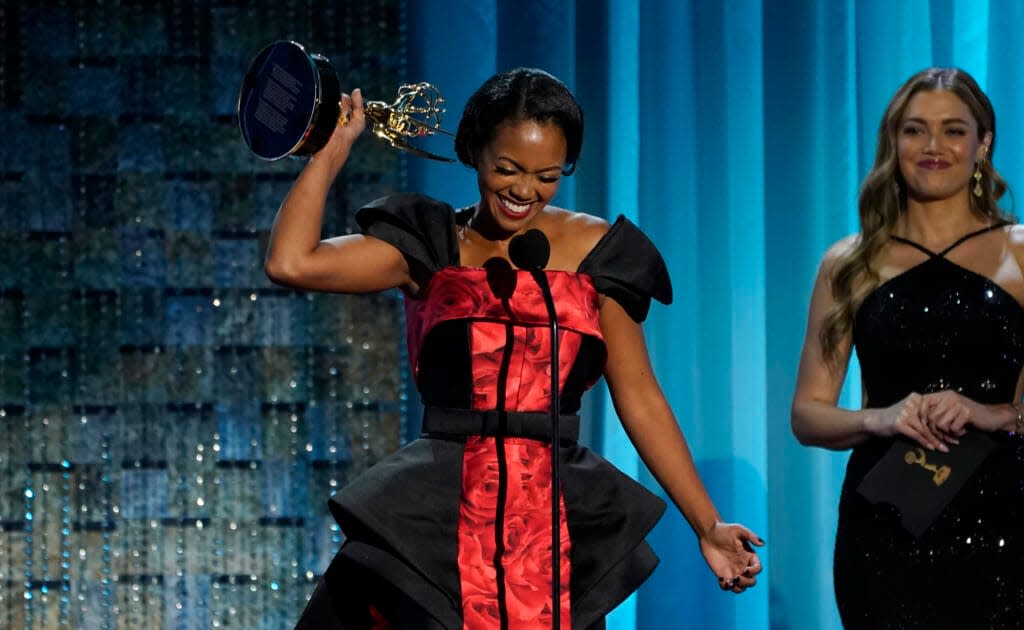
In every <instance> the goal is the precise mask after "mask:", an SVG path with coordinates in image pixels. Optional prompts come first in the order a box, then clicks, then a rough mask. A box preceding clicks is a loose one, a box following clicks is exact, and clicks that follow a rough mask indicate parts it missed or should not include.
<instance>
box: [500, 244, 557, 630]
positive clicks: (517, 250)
mask: <svg viewBox="0 0 1024 630" xmlns="http://www.w3.org/2000/svg"><path fill="white" fill-rule="evenodd" d="M508 257H509V258H510V259H511V260H512V264H514V265H515V266H516V267H519V268H520V269H525V270H527V271H529V272H530V275H532V276H533V279H534V281H536V283H537V285H538V286H539V287H540V291H541V294H542V295H543V296H544V306H545V307H547V311H548V321H549V322H550V323H551V324H550V330H551V627H552V628H555V630H560V628H561V627H562V626H561V619H560V618H561V611H562V606H561V597H560V595H561V588H562V585H561V580H562V572H561V562H560V561H559V560H560V555H561V549H560V548H559V543H560V542H561V536H560V535H559V534H560V527H559V525H560V520H561V519H560V518H559V517H560V510H561V505H560V499H561V495H560V493H559V481H558V468H559V465H558V459H559V458H558V446H559V442H560V439H559V435H558V416H559V415H560V410H559V403H558V396H559V391H558V380H559V379H558V315H557V313H556V312H555V300H554V298H553V297H552V295H551V285H550V284H549V283H548V277H547V275H545V274H544V267H546V266H547V264H548V260H549V259H550V258H551V243H550V242H549V241H548V237H547V236H545V235H544V232H541V231H540V230H537V229H532V230H527V231H526V232H523V233H522V234H520V235H519V236H516V237H515V238H513V239H512V240H511V241H509V244H508Z"/></svg>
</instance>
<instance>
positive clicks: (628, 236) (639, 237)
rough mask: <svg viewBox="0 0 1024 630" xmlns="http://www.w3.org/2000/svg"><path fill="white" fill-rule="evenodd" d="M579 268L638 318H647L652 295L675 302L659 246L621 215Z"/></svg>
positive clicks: (602, 290)
mask: <svg viewBox="0 0 1024 630" xmlns="http://www.w3.org/2000/svg"><path fill="white" fill-rule="evenodd" d="M579 271H580V273H585V274H587V275H589V276H590V277H591V278H593V280H594V288H595V289H597V292H598V293H603V294H604V295H607V296H608V297H610V298H612V299H613V300H615V301H616V302H618V303H619V304H620V305H622V308H624V309H625V310H626V313H628V314H629V316H630V317H632V318H633V319H634V320H635V321H637V322H642V321H644V320H645V319H646V318H647V311H648V310H649V309H650V306H651V298H652V297H653V298H654V299H656V300H658V301H659V302H661V303H662V304H671V303H672V282H671V281H670V280H669V277H668V268H667V267H665V261H664V260H663V259H662V258H661V254H660V253H658V248H657V247H655V246H654V243H652V242H651V240H650V239H649V238H647V235H646V234H644V233H643V232H641V231H640V228H638V227H637V226H635V225H633V223H632V222H630V220H629V219H627V218H626V217H624V216H622V215H619V218H618V219H616V220H615V223H613V224H612V227H611V228H610V229H609V230H608V232H607V233H606V234H605V235H604V236H603V237H602V238H601V240H600V241H598V242H597V245H595V246H594V249H592V250H590V253H589V254H587V256H586V258H584V259H583V262H582V263H580V267H579Z"/></svg>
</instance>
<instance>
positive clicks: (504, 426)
mask: <svg viewBox="0 0 1024 630" xmlns="http://www.w3.org/2000/svg"><path fill="white" fill-rule="evenodd" d="M423 434H424V435H458V436H468V435H485V436H497V435H503V436H505V437H524V438H529V439H531V440H543V441H546V442H550V441H551V414H548V413H533V412H529V413H527V412H520V411H500V412H499V411H475V410H472V409H449V408H447V407H426V408H424V410H423ZM558 437H559V442H576V441H577V440H578V439H579V437H580V417H579V416H576V415H562V416H559V417H558Z"/></svg>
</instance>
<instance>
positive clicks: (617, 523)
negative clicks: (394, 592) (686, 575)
mask: <svg viewBox="0 0 1024 630" xmlns="http://www.w3.org/2000/svg"><path fill="white" fill-rule="evenodd" d="M462 452H463V443H462V442H461V441H458V440H441V439H433V438H422V439H419V440H416V441H414V442H412V443H411V444H409V445H408V446H406V447H405V448H403V449H401V450H400V451H398V452H396V453H395V454H393V455H392V456H390V457H388V458H386V459H385V460H383V461H382V462H381V463H379V464H378V465H376V466H374V467H373V468H372V469H370V470H369V471H367V472H366V473H364V474H363V475H361V476H360V477H358V478H356V479H355V480H354V481H353V482H351V483H350V484H348V485H347V486H346V487H345V488H343V489H342V490H341V491H340V492H339V493H338V494H337V495H336V496H335V497H334V498H332V499H331V501H330V507H331V512H332V514H333V515H334V517H335V519H336V520H337V522H338V524H339V525H340V526H341V528H342V530H343V531H344V532H345V535H346V537H347V541H346V543H345V546H344V547H343V548H342V552H341V553H339V557H344V558H347V559H348V560H351V561H352V562H354V563H355V564H357V565H358V566H359V567H361V568H363V569H365V570H367V571H370V572H372V573H373V574H374V575H376V576H378V577H380V578H381V579H383V580H385V581H386V582H388V583H389V584H391V585H393V586H394V587H395V588H397V589H400V590H402V591H403V592H405V593H406V594H407V595H408V596H409V597H410V598H411V599H413V600H415V601H416V602H417V604H419V605H420V606H422V607H423V608H424V609H425V610H426V611H427V612H428V613H429V614H430V616H431V617H433V618H434V619H436V620H438V622H439V623H440V624H441V625H442V626H443V627H450V628H455V629H458V628H461V627H462V610H461V593H460V585H459V574H458V564H457V561H458V549H457V543H458V533H457V527H458V518H459V489H460V487H461V472H462V471H461V465H462ZM561 457H562V481H563V497H564V501H565V505H566V512H567V514H566V520H567V523H568V529H569V536H570V539H571V540H572V552H571V555H570V560H571V563H572V577H571V583H570V598H571V601H572V614H573V619H572V627H573V628H588V627H590V626H592V625H593V624H594V623H595V622H598V621H600V620H601V619H602V618H603V617H604V616H605V615H606V614H607V613H608V612H610V611H611V610H612V609H613V608H614V607H615V606H617V605H618V604H619V603H620V602H621V601H622V600H624V599H625V598H626V597H628V596H629V594H630V593H632V592H633V591H635V590H636V589H637V588H638V587H639V586H640V585H641V584H642V583H643V582H644V581H645V580H646V579H647V577H648V576H649V575H650V574H651V572H653V571H654V568H655V567H656V566H657V563H658V560H657V557H656V556H655V555H654V553H653V551H652V550H651V548H650V547H649V546H648V545H647V543H646V542H644V538H645V537H646V536H647V534H648V532H650V530H651V529H652V528H653V527H654V525H655V524H656V523H657V521H658V519H659V518H660V517H661V515H662V513H663V512H664V510H665V503H664V501H662V500H661V499H660V498H658V497H657V496H655V495H654V494H652V493H651V492H650V491H648V490H647V489H646V488H644V487H643V486H641V485H640V484H639V483H637V482H636V481H634V480H633V479H631V478H629V477H628V476H626V475H625V474H623V473H622V472H621V471H619V470H618V469H616V468H615V467H614V466H612V465H611V464H609V463H608V462H607V461H605V460H604V459H602V458H601V457H599V456H598V455H596V454H595V453H593V452H592V451H590V450H588V449H586V448H583V447H580V446H577V445H572V446H567V447H563V448H562V449H561ZM335 562H338V560H337V559H336V560H335Z"/></svg>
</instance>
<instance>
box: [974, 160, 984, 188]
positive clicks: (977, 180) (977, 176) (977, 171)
mask: <svg viewBox="0 0 1024 630" xmlns="http://www.w3.org/2000/svg"><path fill="white" fill-rule="evenodd" d="M972 192H973V193H974V196H975V197H980V196H981V194H982V193H983V192H984V190H982V188H981V162H978V163H977V164H975V166H974V190H973V191H972Z"/></svg>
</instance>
